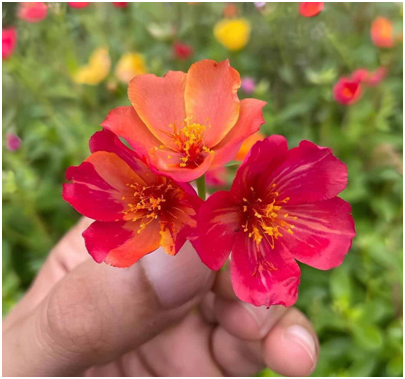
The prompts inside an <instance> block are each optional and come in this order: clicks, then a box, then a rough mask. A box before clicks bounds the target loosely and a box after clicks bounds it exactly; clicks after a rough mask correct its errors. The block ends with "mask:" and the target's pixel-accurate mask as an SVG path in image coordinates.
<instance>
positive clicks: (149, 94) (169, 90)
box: [101, 59, 266, 182]
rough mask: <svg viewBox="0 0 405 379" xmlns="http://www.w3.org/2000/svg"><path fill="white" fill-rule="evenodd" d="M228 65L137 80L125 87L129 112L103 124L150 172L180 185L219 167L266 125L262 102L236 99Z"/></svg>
mask: <svg viewBox="0 0 405 379" xmlns="http://www.w3.org/2000/svg"><path fill="white" fill-rule="evenodd" d="M239 87H240V76H239V73H238V72H237V71H236V70H235V69H233V68H232V67H230V65H229V61H228V60H226V61H223V62H219V63H217V62H215V61H212V60H208V59H207V60H202V61H200V62H197V63H194V64H193V65H191V67H190V69H189V70H188V73H187V74H186V73H184V72H180V71H169V72H168V73H167V74H166V75H165V76H164V77H163V78H158V77H156V76H155V75H151V74H147V75H139V76H136V77H135V78H134V79H132V81H131V82H130V83H129V88H128V95H129V99H130V100H131V103H132V105H133V107H119V108H116V109H114V110H112V111H111V112H110V113H109V114H108V116H107V118H106V119H105V120H104V121H103V123H102V124H101V125H102V126H103V127H104V128H106V129H109V130H111V131H112V132H114V133H115V134H116V135H118V136H120V137H122V138H124V139H125V140H126V141H127V142H128V143H129V144H130V145H131V146H132V147H133V149H134V150H135V151H137V152H139V154H140V155H141V156H142V157H145V159H146V160H147V161H148V162H149V163H150V165H151V168H153V169H154V170H158V171H160V172H162V173H165V174H167V175H169V176H170V177H172V178H173V179H175V180H177V181H180V182H189V181H192V180H194V179H197V178H199V177H200V176H202V175H203V174H204V173H205V172H206V171H207V170H208V169H214V168H216V167H220V166H223V165H224V164H225V163H227V162H228V161H230V160H232V158H233V157H234V156H235V155H236V153H237V151H238V150H239V148H240V146H241V145H242V142H243V141H244V140H245V139H246V138H247V137H248V136H249V135H251V134H253V133H254V132H256V131H257V130H258V129H259V127H260V125H261V124H263V123H264V120H263V114H262V108H263V106H264V105H265V104H266V103H265V102H264V101H260V100H256V99H244V100H242V101H239V99H238V96H237V94H236V92H237V90H238V88H239Z"/></svg>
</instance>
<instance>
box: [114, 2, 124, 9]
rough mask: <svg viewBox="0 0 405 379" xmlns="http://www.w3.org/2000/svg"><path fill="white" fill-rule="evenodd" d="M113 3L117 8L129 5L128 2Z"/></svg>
mask: <svg viewBox="0 0 405 379" xmlns="http://www.w3.org/2000/svg"><path fill="white" fill-rule="evenodd" d="M112 5H114V7H115V8H126V7H127V6H128V3H119V2H116V3H114V2H113V3H112Z"/></svg>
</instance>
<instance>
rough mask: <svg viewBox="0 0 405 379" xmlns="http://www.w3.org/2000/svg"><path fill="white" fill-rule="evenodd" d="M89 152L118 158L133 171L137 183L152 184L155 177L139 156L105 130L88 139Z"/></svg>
mask: <svg viewBox="0 0 405 379" xmlns="http://www.w3.org/2000/svg"><path fill="white" fill-rule="evenodd" d="M89 146H90V151H91V152H92V153H95V152H98V151H105V152H109V153H114V154H116V155H117V156H118V157H120V158H121V159H122V160H123V161H125V163H126V164H127V165H128V166H129V167H131V169H132V170H133V171H134V175H135V174H136V177H137V178H138V180H137V181H138V183H142V184H144V183H146V184H150V183H153V182H154V181H155V179H156V176H155V175H153V174H152V173H151V172H150V168H149V167H148V165H147V164H145V163H144V162H143V161H142V160H141V159H140V158H139V156H138V155H137V154H136V153H135V152H134V151H133V150H131V149H129V148H128V147H126V146H125V145H124V144H123V143H122V142H121V141H120V139H119V138H118V137H117V136H116V135H115V134H114V133H112V132H110V131H109V130H107V129H103V130H102V131H100V132H96V133H94V134H93V136H92V137H91V138H90V142H89Z"/></svg>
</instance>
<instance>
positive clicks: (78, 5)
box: [68, 1, 90, 9]
mask: <svg viewBox="0 0 405 379" xmlns="http://www.w3.org/2000/svg"><path fill="white" fill-rule="evenodd" d="M68 4H69V7H71V8H76V9H81V8H86V7H87V6H89V5H90V1H89V2H87V3H86V2H78V3H72V2H70V3H68Z"/></svg>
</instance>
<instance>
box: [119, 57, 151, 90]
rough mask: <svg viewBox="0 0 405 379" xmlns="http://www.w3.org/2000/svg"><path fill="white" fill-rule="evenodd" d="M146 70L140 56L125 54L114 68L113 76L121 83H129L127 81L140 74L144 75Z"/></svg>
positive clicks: (143, 60)
mask: <svg viewBox="0 0 405 379" xmlns="http://www.w3.org/2000/svg"><path fill="white" fill-rule="evenodd" d="M147 72H148V69H147V67H146V62H145V58H144V57H143V55H142V54H138V53H126V54H124V55H123V56H122V57H121V59H120V60H119V62H118V63H117V67H116V68H115V76H116V77H117V79H118V80H119V81H120V82H122V83H125V84H127V83H129V81H130V80H131V79H132V78H133V77H135V76H137V75H141V74H146V73H147Z"/></svg>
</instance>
